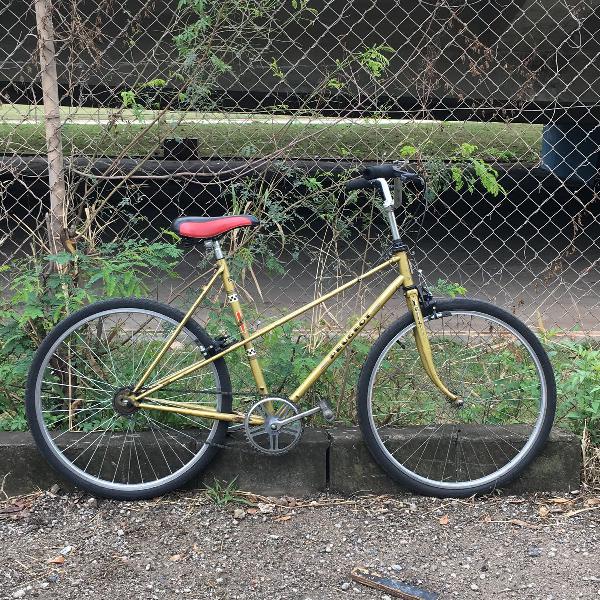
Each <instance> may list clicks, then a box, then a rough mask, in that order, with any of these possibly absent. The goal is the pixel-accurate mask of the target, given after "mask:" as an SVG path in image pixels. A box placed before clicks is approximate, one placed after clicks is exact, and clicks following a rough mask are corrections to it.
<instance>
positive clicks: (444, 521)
mask: <svg viewBox="0 0 600 600" xmlns="http://www.w3.org/2000/svg"><path fill="white" fill-rule="evenodd" d="M448 523H450V517H449V516H448V515H444V516H443V517H440V525H448Z"/></svg>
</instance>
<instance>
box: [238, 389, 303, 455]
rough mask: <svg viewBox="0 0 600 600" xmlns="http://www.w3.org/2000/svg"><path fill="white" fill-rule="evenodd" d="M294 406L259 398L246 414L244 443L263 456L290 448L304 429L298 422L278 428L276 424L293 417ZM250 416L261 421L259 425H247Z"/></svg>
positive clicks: (283, 452)
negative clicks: (246, 442)
mask: <svg viewBox="0 0 600 600" xmlns="http://www.w3.org/2000/svg"><path fill="white" fill-rule="evenodd" d="M299 412H300V411H299V410H298V407H297V406H296V405H295V404H294V403H293V402H290V401H289V400H286V399H284V398H263V399H261V400H259V401H258V402H256V403H255V404H254V405H252V407H251V408H250V410H249V411H248V412H247V413H246V418H245V419H244V432H245V433H246V439H247V440H248V443H249V444H250V445H251V446H252V447H253V448H254V449H255V450H257V451H258V452H262V453H263V454H271V455H280V454H285V453H286V452H289V451H290V450H291V449H292V448H294V447H295V446H296V445H297V444H298V442H299V441H300V438H301V437H302V432H303V430H304V426H303V425H302V419H298V420H297V421H292V422H290V423H285V424H283V425H280V422H281V421H283V420H285V419H289V418H290V417H293V416H295V415H297V414H298V413H299ZM253 417H259V418H261V419H264V423H262V424H261V425H251V422H252V421H253V420H254V419H253Z"/></svg>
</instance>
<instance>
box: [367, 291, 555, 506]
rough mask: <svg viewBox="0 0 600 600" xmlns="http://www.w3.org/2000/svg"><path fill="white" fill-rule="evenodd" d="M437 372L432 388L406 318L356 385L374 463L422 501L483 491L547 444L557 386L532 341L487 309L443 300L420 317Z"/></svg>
mask: <svg viewBox="0 0 600 600" xmlns="http://www.w3.org/2000/svg"><path fill="white" fill-rule="evenodd" d="M424 318H425V327H426V329H427V333H428V335H429V339H430V342H431V347H432V353H433V360H434V363H435V366H436V369H437V371H438V373H439V375H440V377H441V379H442V381H443V382H444V384H445V385H446V386H447V387H448V388H449V389H450V391H452V392H454V393H456V394H458V396H459V398H460V399H462V401H463V404H462V405H461V406H458V405H456V404H455V403H454V402H452V401H451V400H449V399H448V398H447V397H446V396H445V395H444V394H442V392H440V390H439V389H438V388H437V387H436V386H435V385H434V384H433V383H432V382H431V380H430V379H429V377H428V376H427V375H426V373H425V371H424V370H423V367H422V365H421V361H420V357H419V354H418V352H417V349H416V345H415V338H414V335H413V331H414V327H415V324H414V320H413V318H412V315H410V314H407V315H405V316H404V317H403V318H401V319H399V320H398V321H396V322H395V323H394V324H393V325H391V326H390V327H389V329H387V330H386V331H385V332H384V333H383V335H382V336H381V337H380V338H379V339H378V340H377V341H376V343H375V344H374V346H373V348H372V349H371V351H370V353H369V356H368V357H367V360H366V362H365V364H364V366H363V369H362V371H361V375H360V378H359V383H358V394H357V401H358V417H359V423H360V427H361V431H362V433H363V436H364V439H365V442H366V444H367V446H368V448H369V450H370V451H371V453H372V455H373V457H374V458H375V460H376V461H377V462H378V463H379V464H380V465H381V466H382V467H383V468H384V469H385V471H386V472H387V473H388V474H389V475H390V476H391V477H392V478H394V479H395V480H396V481H398V482H399V483H401V484H403V485H405V486H406V487H408V488H410V489H412V490H413V491H415V492H417V493H421V494H426V495H433V496H442V497H443V496H447V497H461V496H469V495H472V494H480V493H485V492H489V491H490V490H492V489H494V488H495V487H498V486H502V485H505V484H507V483H508V482H510V481H512V480H513V479H514V478H515V477H517V476H518V475H519V474H520V473H521V472H522V471H523V469H525V467H526V466H527V465H528V464H529V463H530V462H531V461H532V460H533V459H534V458H535V456H536V454H537V453H538V452H539V450H540V449H541V448H542V446H543V444H544V443H545V441H546V439H547V437H548V434H549V432H550V428H551V427H552V422H553V419H554V412H555V406H556V385H555V381H554V374H553V372H552V367H551V365H550V361H549V360H548V356H547V355H546V352H545V351H544V349H543V347H542V345H541V344H540V342H539V340H538V339H537V337H536V336H535V335H534V334H533V333H532V332H531V331H530V330H529V329H528V328H527V327H526V326H525V325H524V324H523V323H522V322H521V321H519V320H518V319H517V318H516V317H514V316H513V315H511V314H510V313H507V312H506V311H503V310H501V309H499V308H498V307H496V306H493V305H491V304H488V303H486V302H480V301H476V300H466V299H457V300H444V301H438V302H437V304H436V313H433V312H432V310H431V309H430V310H429V312H428V313H427V314H425V315H424Z"/></svg>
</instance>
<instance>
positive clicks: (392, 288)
mask: <svg viewBox="0 0 600 600" xmlns="http://www.w3.org/2000/svg"><path fill="white" fill-rule="evenodd" d="M403 282H404V276H403V275H399V276H398V277H396V279H394V281H392V283H390V285H388V287H387V288H385V290H384V291H383V292H382V294H381V295H380V296H379V297H378V298H377V299H376V300H375V301H374V302H373V304H371V306H369V308H367V310H366V311H365V312H364V313H363V314H362V316H361V317H360V319H359V320H358V321H357V322H356V323H355V325H354V326H353V327H352V329H350V330H349V331H348V332H347V333H346V334H345V335H344V336H343V337H342V338H341V339H340V341H339V342H338V343H337V344H336V345H335V347H334V348H333V350H332V351H331V352H329V353H328V354H327V356H326V357H325V358H324V359H323V360H322V361H321V362H320V363H319V364H318V365H317V366H316V367H315V368H314V369H313V371H312V372H311V373H310V375H309V376H308V377H307V378H306V379H305V380H304V381H303V382H302V383H301V384H300V385H299V386H298V388H297V389H296V391H295V392H294V393H293V394H292V395H291V396H290V400H291V401H292V402H297V401H298V400H300V398H302V396H304V394H306V392H307V391H308V390H309V389H310V388H311V387H312V386H313V384H314V383H315V381H317V379H319V377H321V375H322V374H323V373H324V372H325V371H326V370H327V368H328V367H329V365H331V363H332V362H333V361H334V360H335V359H336V358H337V357H338V356H339V355H340V354H341V353H342V351H343V350H344V348H346V346H348V344H349V343H350V342H351V341H352V340H353V339H354V338H355V337H356V336H357V335H358V334H359V333H360V332H361V331H362V330H363V329H364V327H365V326H366V325H367V323H368V322H369V321H370V320H371V319H372V318H373V317H374V316H375V315H376V314H377V313H378V312H379V311H380V310H381V308H382V307H383V306H384V305H385V303H386V302H387V301H388V300H389V299H390V298H391V297H392V296H393V295H394V293H395V292H397V291H398V289H400V287H401V286H402V284H403Z"/></svg>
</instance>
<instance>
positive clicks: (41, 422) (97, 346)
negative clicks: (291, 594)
mask: <svg viewBox="0 0 600 600" xmlns="http://www.w3.org/2000/svg"><path fill="white" fill-rule="evenodd" d="M177 324H178V321H177V320H175V319H173V318H171V317H169V316H167V315H165V314H162V313H161V312H159V311H157V310H147V309H142V308H117V309H109V310H105V311H101V312H97V313H94V314H91V315H89V316H87V317H85V318H83V319H81V320H79V321H77V322H76V323H75V324H73V325H72V326H71V327H69V328H68V329H67V330H66V331H65V332H63V333H62V334H61V335H60V336H59V337H58V338H57V340H56V341H55V342H54V343H53V344H52V346H51V347H50V349H49V350H48V351H47V352H46V354H45V356H44V358H43V360H42V361H41V366H40V369H39V371H38V374H37V378H36V381H35V404H34V406H35V415H34V417H35V419H36V421H37V425H38V426H39V431H40V434H41V435H42V437H43V439H44V442H45V444H46V446H47V448H48V450H49V451H50V452H51V453H52V455H53V457H54V458H55V459H56V460H57V461H58V462H59V463H60V466H62V467H63V468H64V469H65V470H66V471H67V473H69V474H70V475H73V476H74V477H75V479H76V480H77V482H78V483H82V484H83V485H86V484H87V485H90V486H93V487H95V488H96V489H98V488H100V489H104V490H107V491H112V492H124V491H126V492H140V493H144V492H148V491H150V490H154V489H156V488H158V487H160V488H161V489H168V488H170V487H176V486H177V484H178V482H181V480H182V478H184V477H185V476H186V475H187V474H188V473H190V472H191V471H193V470H195V468H196V467H197V465H198V463H199V461H201V460H202V459H203V457H204V456H205V454H206V453H207V452H208V451H209V448H210V443H211V441H212V440H213V439H214V438H215V435H216V433H217V431H218V428H219V422H218V421H214V420H211V419H201V418H198V417H193V416H189V415H180V414H173V413H166V412H162V411H147V410H145V409H139V410H132V411H131V413H130V414H128V411H129V409H125V410H123V408H122V407H120V406H118V405H116V404H115V397H116V395H117V394H118V392H119V390H122V389H131V388H132V387H133V386H134V385H135V383H136V382H137V381H138V380H139V378H140V377H141V375H142V373H144V372H145V370H146V369H147V368H148V366H149V365H150V363H151V362H152V360H153V358H154V356H155V355H156V353H157V352H158V350H159V349H160V348H161V347H162V345H163V343H164V342H165V341H166V340H167V339H168V337H169V335H170V333H171V332H172V331H173V330H174V328H175V327H176V326H177ZM199 344H200V340H198V339H197V337H196V336H195V335H194V334H193V333H192V332H191V331H190V330H189V329H188V328H184V329H183V330H182V331H181V332H180V333H179V335H178V336H177V338H176V339H175V340H174V342H173V344H172V346H171V349H170V350H169V352H168V353H167V354H166V355H165V356H164V357H163V358H162V360H161V361H160V362H159V363H158V365H157V366H156V368H155V369H154V371H153V372H152V375H151V376H150V377H149V379H148V381H147V382H146V385H151V384H152V382H153V381H156V380H158V379H159V378H160V377H162V376H163V375H166V374H168V373H172V372H175V371H176V370H177V369H180V368H183V367H186V366H189V365H190V364H193V363H194V362H196V361H198V360H201V359H202V358H203V355H202V352H201V350H200V347H199ZM221 389H222V388H221V380H220V377H219V373H218V369H217V368H216V366H215V364H214V363H211V364H210V365H208V366H207V367H205V369H204V370H201V371H198V372H196V373H193V374H190V375H188V376H186V377H185V378H182V379H181V380H179V381H177V382H174V383H173V384H171V385H170V386H167V387H165V388H164V389H163V390H160V391H158V392H156V393H155V394H153V395H152V398H153V399H148V401H149V402H150V403H153V402H154V403H156V402H157V401H165V400H166V401H169V400H170V401H173V400H175V401H178V402H183V403H192V404H195V405H198V404H200V405H202V406H206V407H212V408H214V409H216V410H222V408H223V394H222V392H221Z"/></svg>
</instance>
